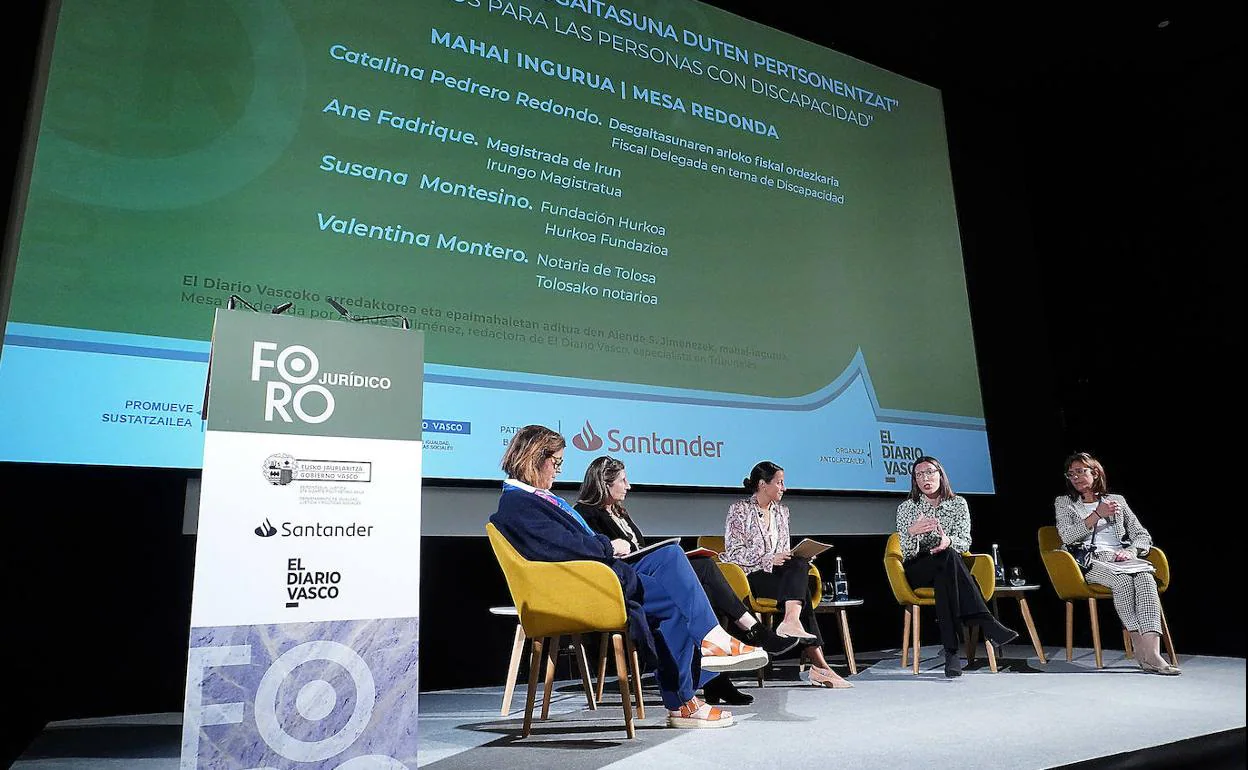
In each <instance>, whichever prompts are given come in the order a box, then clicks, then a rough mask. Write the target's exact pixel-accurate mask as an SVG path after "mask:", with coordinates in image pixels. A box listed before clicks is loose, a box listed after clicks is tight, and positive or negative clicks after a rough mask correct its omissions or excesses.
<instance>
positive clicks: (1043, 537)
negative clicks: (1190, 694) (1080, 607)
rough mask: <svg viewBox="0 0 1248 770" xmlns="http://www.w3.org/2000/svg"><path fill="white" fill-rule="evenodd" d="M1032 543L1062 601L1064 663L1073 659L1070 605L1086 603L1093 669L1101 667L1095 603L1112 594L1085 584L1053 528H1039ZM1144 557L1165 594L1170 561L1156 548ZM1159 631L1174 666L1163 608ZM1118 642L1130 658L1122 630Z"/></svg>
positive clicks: (1072, 609) (1128, 639)
mask: <svg viewBox="0 0 1248 770" xmlns="http://www.w3.org/2000/svg"><path fill="white" fill-rule="evenodd" d="M1036 540H1037V541H1038V543H1039V545H1040V558H1041V560H1043V561H1044V569H1045V571H1046V572H1048V573H1049V582H1051V583H1052V584H1053V590H1054V591H1055V592H1057V596H1058V598H1059V599H1061V600H1062V601H1064V602H1066V660H1067V661H1070V660H1073V659H1074V628H1075V604H1074V603H1075V602H1076V601H1087V603H1088V617H1089V619H1090V620H1091V622H1092V650H1093V652H1094V653H1095V656H1096V667H1097V668H1103V667H1104V663H1103V661H1102V659H1101V627H1100V622H1099V616H1098V613H1097V604H1096V600H1097V599H1112V598H1113V593H1112V592H1111V591H1110V590H1109V589H1108V588H1106V587H1105V586H1102V585H1097V584H1096V583H1089V582H1087V581H1086V580H1084V579H1083V570H1081V569H1079V564H1078V562H1076V561H1075V557H1074V556H1071V555H1070V552H1069V551H1067V550H1066V549H1065V548H1064V547H1063V543H1062V537H1061V535H1059V534H1058V532H1057V527H1052V526H1050V527H1041V528H1040V529H1039V531H1037V532H1036ZM1144 558H1146V559H1148V560H1149V561H1150V562H1152V565H1153V569H1155V570H1156V572H1155V573H1154V574H1153V577H1154V578H1156V579H1157V593H1158V594H1162V593H1165V591H1166V589H1167V588H1169V587H1170V560H1169V559H1167V558H1166V554H1165V552H1164V551H1162V550H1161V549H1160V548H1157V547H1156V546H1154V547H1152V548H1150V549H1149V551H1148V555H1147V556H1145V557H1144ZM1161 630H1162V638H1163V639H1164V640H1165V643H1166V652H1168V653H1169V654H1170V662H1171V664H1173V665H1176V666H1177V665H1178V664H1179V658H1178V656H1177V655H1176V654H1175V652H1174V640H1173V639H1172V638H1171V637H1170V624H1169V623H1167V622H1166V611H1165V609H1164V608H1163V609H1162V611H1161ZM1122 642H1123V649H1124V650H1125V651H1126V653H1127V657H1128V658H1129V657H1131V637H1130V636H1128V635H1127V630H1126V629H1125V628H1124V629H1123V631H1122Z"/></svg>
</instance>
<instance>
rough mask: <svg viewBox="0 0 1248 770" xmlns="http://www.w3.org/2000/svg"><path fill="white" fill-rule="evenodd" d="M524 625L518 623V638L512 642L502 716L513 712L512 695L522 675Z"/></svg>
mask: <svg viewBox="0 0 1248 770" xmlns="http://www.w3.org/2000/svg"><path fill="white" fill-rule="evenodd" d="M527 638H528V637H526V636H525V635H524V627H523V626H521V625H520V624H519V623H517V624H516V638H515V639H514V640H513V641H512V643H511V660H510V661H508V663H507V684H505V685H503V708H502V710H501V711H500V712H499V714H500V715H501V716H507V715H508V714H510V713H511V695H512V693H513V692H515V689H516V679H517V678H518V677H519V676H520V658H522V657H523V656H524V641H525V639H527Z"/></svg>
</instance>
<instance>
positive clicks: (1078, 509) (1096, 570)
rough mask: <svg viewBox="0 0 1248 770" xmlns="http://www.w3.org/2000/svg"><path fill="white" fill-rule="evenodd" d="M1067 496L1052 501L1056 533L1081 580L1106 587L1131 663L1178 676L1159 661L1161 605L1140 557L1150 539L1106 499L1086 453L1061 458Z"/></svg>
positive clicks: (1126, 511) (1130, 515) (1125, 510)
mask: <svg viewBox="0 0 1248 770" xmlns="http://www.w3.org/2000/svg"><path fill="white" fill-rule="evenodd" d="M1065 475H1066V491H1067V493H1066V494H1064V495H1059V496H1058V497H1057V499H1056V500H1054V501H1053V509H1054V515H1055V516H1056V517H1057V531H1058V534H1060V535H1061V536H1062V542H1064V543H1066V545H1067V546H1068V547H1069V548H1070V550H1071V551H1072V552H1074V553H1075V555H1076V559H1078V560H1079V561H1080V566H1081V567H1082V568H1083V570H1084V575H1083V577H1084V580H1086V581H1088V582H1089V583H1096V584H1098V585H1103V586H1106V587H1108V588H1109V590H1110V591H1112V592H1113V596H1114V609H1115V610H1117V611H1118V617H1119V618H1120V619H1121V620H1122V625H1123V627H1124V628H1126V629H1127V632H1128V633H1129V634H1130V635H1131V643H1132V645H1133V646H1134V647H1135V656H1136V661H1137V662H1138V663H1139V666H1140V668H1142V669H1144V670H1145V671H1148V672H1150V673H1153V674H1164V675H1167V676H1174V675H1175V674H1179V673H1181V672H1180V671H1179V669H1178V667H1177V666H1172V665H1170V664H1169V663H1168V662H1166V659H1165V658H1163V657H1161V600H1160V599H1159V598H1158V597H1157V580H1156V578H1154V577H1153V570H1152V569H1151V567H1149V565H1147V563H1141V560H1140V558H1139V557H1141V556H1144V555H1145V554H1147V553H1148V551H1149V549H1150V548H1152V545H1153V538H1152V536H1150V535H1149V534H1148V530H1146V529H1144V526H1143V525H1142V524H1140V520H1139V519H1137V518H1136V517H1135V513H1134V512H1132V510H1131V508H1130V506H1128V505H1127V501H1126V499H1125V498H1123V497H1122V495H1111V494H1109V491H1108V488H1107V487H1106V484H1105V468H1104V467H1103V466H1102V465H1101V464H1100V462H1098V461H1097V459H1096V458H1095V457H1093V456H1092V455H1090V454H1088V453H1087V452H1079V453H1077V454H1073V455H1071V456H1070V457H1067V458H1066V474H1065Z"/></svg>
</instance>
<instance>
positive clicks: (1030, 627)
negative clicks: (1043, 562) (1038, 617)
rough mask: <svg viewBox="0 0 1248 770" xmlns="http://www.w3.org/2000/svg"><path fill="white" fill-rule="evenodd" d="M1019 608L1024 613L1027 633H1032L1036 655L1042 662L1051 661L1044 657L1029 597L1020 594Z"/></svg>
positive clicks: (1032, 644)
mask: <svg viewBox="0 0 1248 770" xmlns="http://www.w3.org/2000/svg"><path fill="white" fill-rule="evenodd" d="M1018 609H1019V610H1020V611H1021V612H1022V613H1023V622H1024V623H1026V624H1027V633H1028V634H1029V635H1031V646H1032V647H1035V648H1036V656H1037V657H1038V658H1040V662H1041V663H1048V662H1049V661H1048V660H1046V659H1045V657H1044V648H1043V647H1041V646H1040V635H1039V634H1037V633H1036V624H1035V621H1033V620H1032V619H1031V608H1030V607H1028V606H1027V597H1025V596H1023V595H1022V594H1019V595H1018Z"/></svg>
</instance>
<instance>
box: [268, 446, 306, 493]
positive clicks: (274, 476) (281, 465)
mask: <svg viewBox="0 0 1248 770" xmlns="http://www.w3.org/2000/svg"><path fill="white" fill-rule="evenodd" d="M298 469H299V461H298V460H296V459H295V457H294V455H288V454H285V453H281V454H275V455H269V456H268V457H266V458H264V479H265V481H267V482H269V483H270V484H272V485H274V486H285V485H287V484H289V483H290V482H292V481H294V479H295V471H296V470H298Z"/></svg>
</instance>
